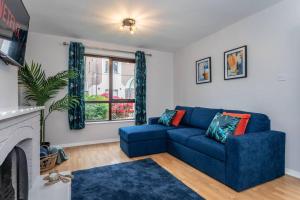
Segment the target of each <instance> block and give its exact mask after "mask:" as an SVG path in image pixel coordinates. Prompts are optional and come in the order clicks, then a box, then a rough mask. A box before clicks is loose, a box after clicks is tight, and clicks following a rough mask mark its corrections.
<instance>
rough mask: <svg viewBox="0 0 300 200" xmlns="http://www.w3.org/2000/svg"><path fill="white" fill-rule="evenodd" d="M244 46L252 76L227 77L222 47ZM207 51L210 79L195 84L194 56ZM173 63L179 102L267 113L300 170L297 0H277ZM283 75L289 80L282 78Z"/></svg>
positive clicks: (180, 54)
mask: <svg viewBox="0 0 300 200" xmlns="http://www.w3.org/2000/svg"><path fill="white" fill-rule="evenodd" d="M242 45H248V78H246V79H238V80H227V81H225V80H223V79H224V78H223V71H224V70H223V62H224V61H223V52H224V51H226V50H229V49H232V48H235V47H239V46H242ZM208 56H211V57H212V83H208V84H201V85H196V84H195V61H196V60H198V59H201V58H205V57H208ZM174 63H175V67H174V103H175V104H184V105H191V106H193V105H197V106H206V107H213V108H219V107H220V108H227V109H242V110H246V111H253V112H261V113H266V114H267V115H269V117H270V118H271V122H272V129H275V130H280V131H284V132H286V133H287V141H286V166H287V168H290V169H293V170H297V171H298V172H300V157H299V152H300V132H299V122H300V114H299V111H300V78H299V74H300V1H299V0H286V1H283V2H281V3H278V4H276V5H274V6H273V7H270V8H268V9H266V10H264V11H262V12H260V13H257V14H255V15H253V16H250V17H248V18H246V19H243V20H241V21H239V22H238V23H236V24H233V25H231V26H229V27H227V28H225V29H223V30H221V31H219V32H217V33H215V34H212V35H210V36H208V37H206V38H204V39H202V40H200V41H198V42H196V43H194V44H192V45H190V46H188V47H186V48H184V49H182V50H179V51H177V52H176V54H175V56H174ZM282 75H283V76H285V77H286V79H287V80H286V81H278V76H282ZM257 150H258V151H259V147H257ZM298 175H299V174H298Z"/></svg>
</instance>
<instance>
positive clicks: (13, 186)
mask: <svg viewBox="0 0 300 200" xmlns="http://www.w3.org/2000/svg"><path fill="white" fill-rule="evenodd" d="M41 109H42V108H40V107H34V108H16V109H8V110H1V109H0V200H35V199H34V198H32V196H33V195H35V193H36V192H37V191H36V188H38V185H37V184H39V178H40V165H39V146H40V138H39V131H40V112H39V111H40V110H41ZM40 199H41V198H39V199H37V200H40Z"/></svg>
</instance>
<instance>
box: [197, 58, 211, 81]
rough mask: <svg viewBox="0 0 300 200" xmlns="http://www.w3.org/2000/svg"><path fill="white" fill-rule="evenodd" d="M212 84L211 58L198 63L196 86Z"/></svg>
mask: <svg viewBox="0 0 300 200" xmlns="http://www.w3.org/2000/svg"><path fill="white" fill-rule="evenodd" d="M210 82H211V57H207V58H203V59H201V60H198V61H196V84H202V83H210Z"/></svg>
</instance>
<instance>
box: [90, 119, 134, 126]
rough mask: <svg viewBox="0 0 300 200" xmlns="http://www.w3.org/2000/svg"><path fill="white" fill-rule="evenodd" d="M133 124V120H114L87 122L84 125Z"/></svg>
mask: <svg viewBox="0 0 300 200" xmlns="http://www.w3.org/2000/svg"><path fill="white" fill-rule="evenodd" d="M130 122H135V120H134V119H130V120H116V121H88V122H85V124H86V125H94V124H114V123H130Z"/></svg>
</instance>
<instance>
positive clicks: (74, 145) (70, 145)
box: [58, 138, 120, 148]
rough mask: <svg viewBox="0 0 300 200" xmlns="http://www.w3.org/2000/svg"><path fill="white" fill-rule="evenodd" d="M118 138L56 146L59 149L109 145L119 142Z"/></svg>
mask: <svg viewBox="0 0 300 200" xmlns="http://www.w3.org/2000/svg"><path fill="white" fill-rule="evenodd" d="M119 141H120V138H110V139H104V140H94V141H86V142H77V143H68V144H58V145H59V146H61V147H64V148H65V147H77V146H84V145H92V144H103V143H111V142H119Z"/></svg>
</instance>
